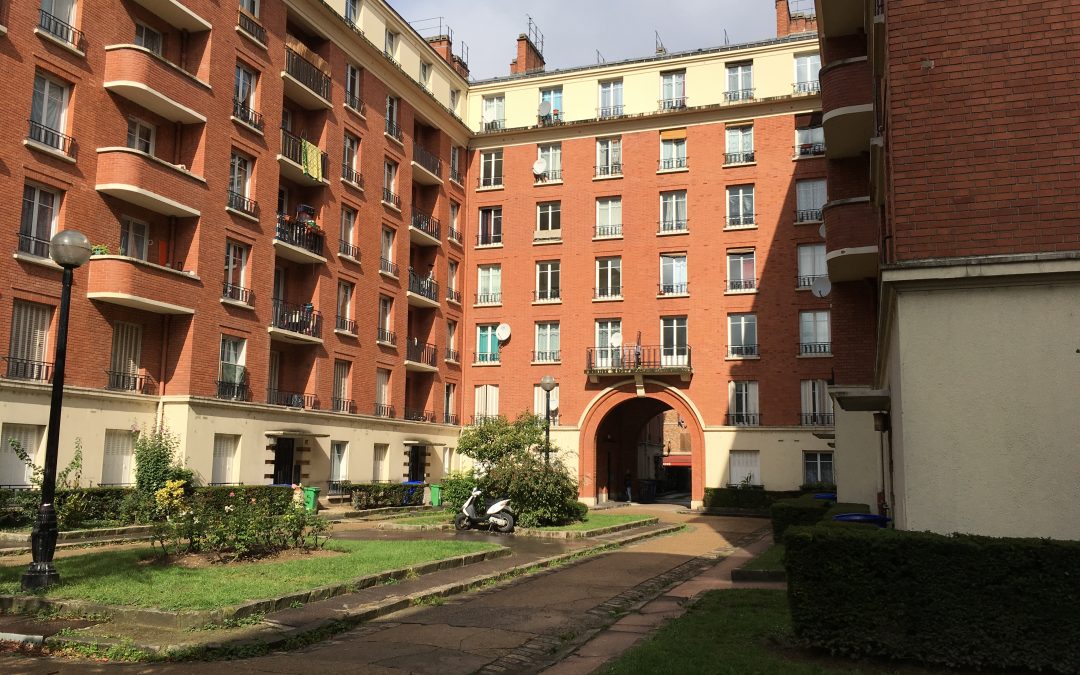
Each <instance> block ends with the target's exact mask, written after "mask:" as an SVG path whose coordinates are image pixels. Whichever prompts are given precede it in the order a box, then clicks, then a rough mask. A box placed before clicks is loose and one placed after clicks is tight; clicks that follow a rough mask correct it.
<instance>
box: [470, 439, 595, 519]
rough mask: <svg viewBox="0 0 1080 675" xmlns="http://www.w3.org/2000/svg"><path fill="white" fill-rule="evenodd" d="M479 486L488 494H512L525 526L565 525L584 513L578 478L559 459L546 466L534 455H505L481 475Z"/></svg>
mask: <svg viewBox="0 0 1080 675" xmlns="http://www.w3.org/2000/svg"><path fill="white" fill-rule="evenodd" d="M480 489H481V490H483V491H484V496H486V497H488V498H495V497H509V498H510V507H511V509H512V510H513V511H514V513H515V514H516V515H517V520H518V523H519V524H520V525H521V526H522V527H540V526H544V525H565V524H567V523H572V522H574V521H576V520H581V519H582V518H583V517H584V513H583V511H582V509H581V508H580V507H579V504H580V502H578V500H577V493H578V489H577V481H575V480H574V479H573V477H571V475H570V472H569V471H567V469H566V466H565V465H563V463H562V462H561V461H559V460H558V459H554V460H552V461H551V465H550V466H545V464H544V460H542V459H540V458H539V457H536V456H535V455H528V454H527V455H519V456H516V457H512V458H504V459H503V460H502V461H500V462H499V463H498V464H496V465H495V466H492V467H491V468H490V470H489V471H488V473H487V474H486V475H485V476H484V477H483V478H481V479H480ZM582 506H584V505H582Z"/></svg>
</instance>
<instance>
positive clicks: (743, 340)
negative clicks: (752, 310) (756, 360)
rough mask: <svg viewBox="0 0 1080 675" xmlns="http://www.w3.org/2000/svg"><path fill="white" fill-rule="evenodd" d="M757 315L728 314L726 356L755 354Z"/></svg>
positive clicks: (756, 346)
mask: <svg viewBox="0 0 1080 675" xmlns="http://www.w3.org/2000/svg"><path fill="white" fill-rule="evenodd" d="M757 355H758V338H757V315H755V314H729V315H728V356H729V357H740V356H757Z"/></svg>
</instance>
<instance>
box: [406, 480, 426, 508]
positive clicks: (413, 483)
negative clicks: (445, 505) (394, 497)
mask: <svg viewBox="0 0 1080 675" xmlns="http://www.w3.org/2000/svg"><path fill="white" fill-rule="evenodd" d="M404 485H407V486H408V487H406V488H405V496H404V497H402V498H401V505H402V506H407V505H408V504H409V501H410V500H411V499H412V496H413V495H414V494H416V490H417V489H419V490H420V491H421V492H423V490H424V481H422V480H407V481H405V483H404Z"/></svg>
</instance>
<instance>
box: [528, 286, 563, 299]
mask: <svg viewBox="0 0 1080 675" xmlns="http://www.w3.org/2000/svg"><path fill="white" fill-rule="evenodd" d="M561 293H562V289H559V288H548V289H544V290H541V291H533V302H559V301H560V300H561V299H562V295H561Z"/></svg>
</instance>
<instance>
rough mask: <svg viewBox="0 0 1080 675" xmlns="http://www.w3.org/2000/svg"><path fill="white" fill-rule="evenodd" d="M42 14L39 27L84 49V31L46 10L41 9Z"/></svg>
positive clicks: (77, 47) (63, 40)
mask: <svg viewBox="0 0 1080 675" xmlns="http://www.w3.org/2000/svg"><path fill="white" fill-rule="evenodd" d="M40 11H41V16H40V18H39V19H38V28H40V29H41V30H43V31H45V32H46V33H48V34H49V35H52V36H53V37H55V38H57V39H58V40H61V41H62V42H66V43H68V44H69V45H71V46H72V47H74V48H75V49H79V50H81V49H82V45H83V33H82V31H80V30H77V29H76V28H75V27H74V26H72V25H71V24H69V23H67V22H66V21H61V20H60V19H58V18H56V17H55V16H53V15H52V14H49V13H48V12H46V11H45V10H40Z"/></svg>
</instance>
